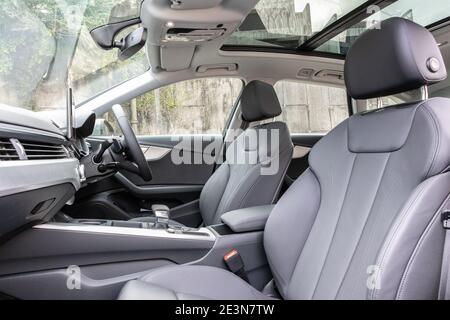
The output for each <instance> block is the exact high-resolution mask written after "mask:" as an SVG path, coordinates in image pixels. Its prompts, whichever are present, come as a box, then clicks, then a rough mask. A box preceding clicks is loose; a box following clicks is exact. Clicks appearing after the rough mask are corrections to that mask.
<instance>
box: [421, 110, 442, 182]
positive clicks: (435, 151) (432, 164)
mask: <svg viewBox="0 0 450 320" xmlns="http://www.w3.org/2000/svg"><path fill="white" fill-rule="evenodd" d="M423 110H425V111H426V112H427V113H428V116H429V117H430V118H431V120H432V121H431V123H432V124H433V127H434V130H435V136H436V137H437V144H436V146H435V150H434V154H433V157H432V160H431V164H430V168H429V169H428V171H427V174H426V177H428V176H429V175H430V173H431V172H432V169H433V168H434V166H435V165H436V163H435V160H436V157H437V154H438V151H439V148H440V146H441V134H440V132H439V127H438V125H437V121H436V119H435V117H434V115H433V112H431V110H429V108H428V106H427V105H424V108H423Z"/></svg>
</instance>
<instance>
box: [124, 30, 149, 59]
mask: <svg viewBox="0 0 450 320" xmlns="http://www.w3.org/2000/svg"><path fill="white" fill-rule="evenodd" d="M146 40H147V31H146V30H145V28H144V27H139V28H137V29H136V30H134V31H132V32H131V33H129V34H128V35H127V36H126V37H124V38H123V39H122V40H120V41H119V42H118V44H119V46H118V48H119V50H120V52H119V59H120V60H126V59H128V58H130V57H132V56H133V55H135V54H136V52H138V51H139V50H141V49H142V47H143V46H144V44H145V41H146Z"/></svg>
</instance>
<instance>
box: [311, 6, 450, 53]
mask: <svg viewBox="0 0 450 320" xmlns="http://www.w3.org/2000/svg"><path fill="white" fill-rule="evenodd" d="M449 13H450V1H449V0H433V5H430V2H429V1H425V0H399V1H397V2H394V3H393V4H391V5H389V6H387V7H385V8H383V9H382V10H381V11H379V12H377V13H374V14H372V15H371V16H370V17H368V18H366V19H364V20H363V21H361V22H359V23H357V24H355V25H353V26H352V27H350V28H348V29H347V30H345V31H343V32H341V33H340V34H339V35H337V36H336V37H334V38H332V39H330V40H328V41H327V42H325V43H324V44H323V45H321V46H320V47H318V48H317V49H316V51H323V52H330V53H338V54H344V55H345V54H347V51H348V49H349V48H350V45H351V44H352V42H353V41H354V40H355V39H356V38H357V37H358V36H359V35H360V34H361V33H363V32H364V31H365V30H367V29H368V28H370V27H373V26H374V24H376V23H377V21H383V20H386V19H389V18H392V17H402V18H406V19H409V20H411V21H414V22H416V23H418V24H420V25H422V26H429V25H431V24H433V23H435V22H437V21H439V20H442V19H444V18H446V17H448V16H449Z"/></svg>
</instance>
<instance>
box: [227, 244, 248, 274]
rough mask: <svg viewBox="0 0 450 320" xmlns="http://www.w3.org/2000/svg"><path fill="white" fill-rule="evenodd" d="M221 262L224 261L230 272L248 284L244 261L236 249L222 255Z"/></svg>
mask: <svg viewBox="0 0 450 320" xmlns="http://www.w3.org/2000/svg"><path fill="white" fill-rule="evenodd" d="M223 261H225V264H226V265H227V267H228V269H229V270H230V271H231V272H233V273H234V274H235V275H237V276H239V277H240V278H242V279H243V280H245V281H247V282H248V277H247V273H246V272H245V265H244V261H243V260H242V257H241V255H240V254H239V252H238V251H237V250H236V249H233V250H231V251H230V252H228V253H227V254H226V255H224V256H223Z"/></svg>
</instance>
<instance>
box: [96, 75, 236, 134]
mask: <svg viewBox="0 0 450 320" xmlns="http://www.w3.org/2000/svg"><path fill="white" fill-rule="evenodd" d="M242 86H243V82H242V80H240V79H236V78H203V79H195V80H187V81H182V82H178V83H174V84H171V85H168V86H165V87H162V88H159V89H155V90H153V91H150V92H147V93H146V94H144V95H142V96H139V97H137V98H135V99H133V100H132V101H130V102H128V103H125V104H123V105H122V107H123V108H124V110H125V112H126V113H127V115H128V117H129V119H130V122H131V125H132V127H133V129H134V130H135V133H136V134H137V135H182V134H222V132H223V130H224V129H225V125H226V123H227V120H228V118H229V116H230V113H231V110H232V108H233V105H234V103H235V101H236V100H237V98H238V96H239V94H240V92H241V91H242ZM105 125H107V126H109V128H106V127H105V128H103V127H104V126H105ZM97 126H102V127H101V128H100V127H97ZM110 128H112V131H113V132H114V134H119V133H120V129H119V128H118V126H117V124H116V122H115V118H114V115H113V114H112V112H111V111H110V112H108V113H106V114H104V115H103V116H101V117H99V119H97V122H96V130H95V132H109V131H111V130H110Z"/></svg>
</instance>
